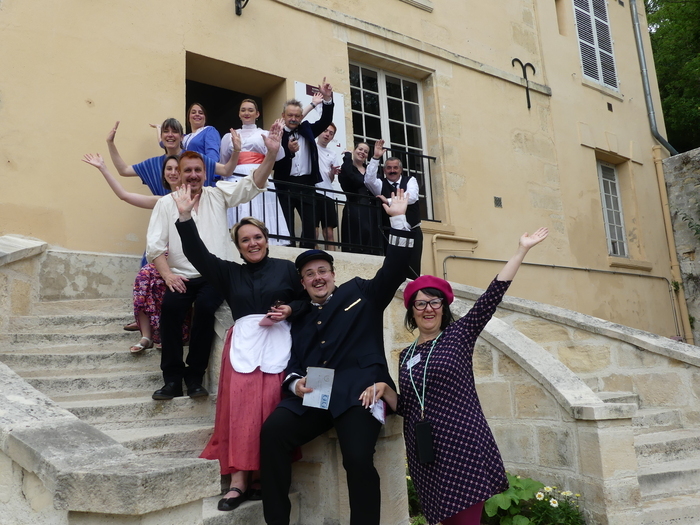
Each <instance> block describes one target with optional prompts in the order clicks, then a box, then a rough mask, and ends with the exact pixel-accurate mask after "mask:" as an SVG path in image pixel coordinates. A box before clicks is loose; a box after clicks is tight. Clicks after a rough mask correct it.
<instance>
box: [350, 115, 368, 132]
mask: <svg viewBox="0 0 700 525" xmlns="http://www.w3.org/2000/svg"><path fill="white" fill-rule="evenodd" d="M352 132H353V133H354V134H355V135H361V136H364V134H365V127H364V126H363V125H362V114H361V113H355V112H353V114H352Z"/></svg>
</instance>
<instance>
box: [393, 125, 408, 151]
mask: <svg viewBox="0 0 700 525" xmlns="http://www.w3.org/2000/svg"><path fill="white" fill-rule="evenodd" d="M389 135H390V137H391V144H392V145H393V146H405V145H406V134H405V132H404V129H403V124H399V123H397V122H389Z"/></svg>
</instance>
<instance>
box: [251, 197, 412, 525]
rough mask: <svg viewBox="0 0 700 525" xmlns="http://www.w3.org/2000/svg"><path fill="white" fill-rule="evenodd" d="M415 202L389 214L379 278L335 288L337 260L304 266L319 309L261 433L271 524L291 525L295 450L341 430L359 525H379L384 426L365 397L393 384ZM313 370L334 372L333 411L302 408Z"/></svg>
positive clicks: (295, 343)
mask: <svg viewBox="0 0 700 525" xmlns="http://www.w3.org/2000/svg"><path fill="white" fill-rule="evenodd" d="M406 206H407V198H406V196H405V195H404V192H403V191H401V190H399V191H398V195H396V197H394V198H393V199H392V202H391V205H390V206H389V205H387V204H385V205H384V209H385V210H386V212H387V214H388V215H389V216H390V217H391V224H392V229H391V230H390V235H389V238H390V240H389V246H388V249H387V254H386V258H385V259H384V264H383V265H382V267H381V268H380V269H379V271H378V272H377V274H376V275H375V277H374V278H373V279H361V278H359V277H355V278H354V279H351V280H350V281H348V282H346V283H344V284H342V285H341V286H336V285H335V272H334V269H333V257H332V256H331V255H330V254H329V253H327V252H324V251H322V250H307V251H306V252H303V253H302V254H301V255H299V257H297V259H296V262H295V264H296V267H297V269H298V270H299V274H300V275H301V282H302V285H303V286H304V288H305V289H306V291H307V293H308V294H309V296H310V298H311V307H310V308H309V310H308V311H307V313H305V314H302V315H300V316H299V317H298V318H297V319H295V320H294V322H293V324H292V355H291V358H290V360H289V364H288V365H287V370H286V373H287V377H286V378H285V381H284V384H283V385H282V389H283V398H282V401H281V402H280V404H279V405H278V406H277V408H276V409H275V411H274V412H273V413H272V414H271V415H270V417H269V418H268V419H267V421H265V423H264V425H263V429H262V433H261V467H262V483H263V486H262V491H263V506H264V510H265V521H266V522H267V523H268V525H288V524H289V512H290V509H291V504H290V501H289V496H288V493H289V486H290V484H291V459H292V452H293V451H294V449H295V448H296V447H298V446H300V445H303V444H304V443H308V442H309V441H311V440H312V439H314V438H315V437H317V436H319V435H321V434H323V433H324V432H326V431H328V430H330V429H331V428H334V427H335V430H336V432H337V434H338V441H339V444H340V449H341V452H342V454H343V467H344V468H345V471H346V473H347V483H348V494H349V498H350V524H351V525H379V516H380V509H381V495H380V489H379V474H378V473H377V470H376V469H375V468H374V448H375V445H376V442H377V437H378V435H379V430H380V428H381V423H380V422H379V421H378V420H377V419H375V418H374V417H373V416H372V414H371V413H370V412H368V411H367V410H365V409H364V408H363V407H362V404H361V402H360V399H359V397H360V395H361V394H362V392H363V390H364V389H365V388H367V387H368V386H370V385H372V384H373V383H375V382H377V381H385V382H387V383H388V384H391V385H393V382H392V380H391V377H390V375H389V371H388V368H387V362H386V357H385V354H384V327H383V312H384V309H385V308H386V307H387V306H388V305H389V303H390V302H391V299H392V298H393V297H394V293H395V292H396V290H397V289H398V287H399V286H400V285H401V283H402V282H403V281H404V279H405V277H406V272H407V270H408V261H409V258H410V254H411V251H412V249H413V239H412V232H411V229H410V226H409V225H408V223H407V222H406V217H405V212H406ZM307 367H322V368H329V369H333V370H334V380H333V385H332V390H331V395H330V402H329V405H328V408H327V409H321V408H311V407H307V406H304V405H302V400H303V398H304V395H305V394H308V393H310V392H311V391H312V390H311V389H309V388H307V387H306V377H305V376H306V373H307V372H306V369H307Z"/></svg>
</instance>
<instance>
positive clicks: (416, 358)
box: [406, 354, 420, 370]
mask: <svg viewBox="0 0 700 525" xmlns="http://www.w3.org/2000/svg"><path fill="white" fill-rule="evenodd" d="M417 363H420V354H416V355H414V356H413V357H412V358H411V359H409V360H408V363H406V368H408V369H409V370H410V369H411V368H413V367H414V366H415V365H416V364H417Z"/></svg>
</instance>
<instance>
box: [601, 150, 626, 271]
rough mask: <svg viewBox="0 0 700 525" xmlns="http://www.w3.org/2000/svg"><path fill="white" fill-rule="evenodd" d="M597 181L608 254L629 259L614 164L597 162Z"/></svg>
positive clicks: (618, 183) (618, 182)
mask: <svg viewBox="0 0 700 525" xmlns="http://www.w3.org/2000/svg"><path fill="white" fill-rule="evenodd" d="M597 164H598V181H599V183H600V201H601V204H602V208H603V222H604V223H605V238H606V239H607V241H608V254H610V255H611V256H613V257H627V258H629V250H628V248H627V233H626V232H627V230H626V229H625V220H624V213H623V211H622V197H621V196H620V181H619V178H618V176H617V168H616V167H615V165H614V164H609V163H607V162H602V161H598V163H597Z"/></svg>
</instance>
